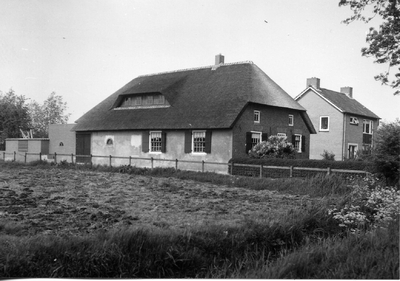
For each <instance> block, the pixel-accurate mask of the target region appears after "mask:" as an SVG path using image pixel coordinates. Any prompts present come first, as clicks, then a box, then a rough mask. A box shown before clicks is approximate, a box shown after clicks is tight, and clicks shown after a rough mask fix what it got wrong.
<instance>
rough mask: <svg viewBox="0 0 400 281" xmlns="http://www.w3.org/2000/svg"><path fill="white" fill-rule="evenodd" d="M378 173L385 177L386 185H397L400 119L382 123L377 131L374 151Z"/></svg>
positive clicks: (399, 167)
mask: <svg viewBox="0 0 400 281" xmlns="http://www.w3.org/2000/svg"><path fill="white" fill-rule="evenodd" d="M374 156H375V160H374V161H375V164H376V168H377V170H378V172H380V173H382V174H383V175H384V176H385V177H386V181H387V183H388V184H390V185H391V184H396V183H397V184H398V183H399V175H400V119H398V118H397V119H396V120H395V121H394V122H392V123H382V124H381V125H380V126H379V129H378V131H377V140H376V146H375V151H374Z"/></svg>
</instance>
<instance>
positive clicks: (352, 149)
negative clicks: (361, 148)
mask: <svg viewBox="0 0 400 281" xmlns="http://www.w3.org/2000/svg"><path fill="white" fill-rule="evenodd" d="M357 148H358V145H357V144H349V159H354V158H356V153H357Z"/></svg>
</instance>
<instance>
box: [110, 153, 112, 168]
mask: <svg viewBox="0 0 400 281" xmlns="http://www.w3.org/2000/svg"><path fill="white" fill-rule="evenodd" d="M111 158H112V156H111V155H110V167H111Z"/></svg>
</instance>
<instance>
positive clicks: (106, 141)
mask: <svg viewBox="0 0 400 281" xmlns="http://www.w3.org/2000/svg"><path fill="white" fill-rule="evenodd" d="M109 140H110V141H111V142H112V143H111V144H109V143H108V141H109ZM104 143H105V145H106V146H109V147H110V146H114V136H106V137H105V139H104Z"/></svg>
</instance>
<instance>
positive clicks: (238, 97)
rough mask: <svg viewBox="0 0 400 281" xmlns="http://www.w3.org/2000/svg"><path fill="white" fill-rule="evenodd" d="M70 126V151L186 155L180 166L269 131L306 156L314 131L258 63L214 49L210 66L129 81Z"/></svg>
mask: <svg viewBox="0 0 400 281" xmlns="http://www.w3.org/2000/svg"><path fill="white" fill-rule="evenodd" d="M73 130H75V131H76V154H77V155H90V154H93V155H113V156H125V157H127V156H132V157H145V158H150V157H151V158H154V159H179V160H184V161H186V162H185V163H184V165H185V166H184V167H182V166H180V168H182V169H194V170H196V169H198V167H199V165H198V164H193V163H190V161H208V162H222V163H227V162H228V161H229V160H230V159H231V158H232V157H245V156H247V153H248V151H249V150H250V149H251V148H252V147H253V146H254V145H255V144H257V143H259V142H261V141H263V140H266V139H267V138H268V136H270V135H277V134H281V135H285V136H287V137H288V139H289V140H291V141H293V143H294V145H295V147H296V149H297V151H298V154H297V156H298V158H308V157H309V144H310V134H313V133H315V129H314V127H313V125H312V123H311V121H310V119H309V117H308V115H307V113H306V110H305V109H304V107H302V106H301V105H300V104H299V103H298V102H296V101H295V100H294V99H293V98H292V97H291V96H289V95H288V94H287V93H286V92H285V91H284V90H283V89H282V88H281V87H280V86H279V85H277V84H276V83H275V82H274V81H273V80H272V79H271V78H270V77H269V76H267V75H266V74H265V73H264V72H263V71H262V70H261V69H260V68H258V67H257V66H256V65H255V64H253V63H252V62H249V61H247V62H238V63H224V56H222V55H217V56H216V58H215V64H214V65H211V66H207V67H199V68H192V69H185V70H177V71H172V72H164V73H158V74H151V75H143V76H139V77H137V78H135V79H133V80H132V81H131V82H129V83H128V84H126V85H125V86H123V87H122V88H121V89H119V90H118V91H116V92H115V93H114V94H112V95H111V96H109V97H108V98H107V99H105V100H104V101H102V102H101V103H100V104H98V105H97V106H96V107H94V108H93V109H91V110H89V111H88V112H87V113H86V114H85V115H83V116H82V117H81V118H79V119H78V120H77V124H76V126H75V127H74V129H73ZM110 161H111V160H110ZM113 161H114V163H113V165H119V164H126V160H123V161H122V160H121V161H119V160H118V159H113ZM78 162H79V159H78ZM93 162H94V163H95V164H108V162H109V160H108V159H107V158H103V159H101V158H93ZM159 163H160V164H162V163H164V164H165V165H168V166H171V163H170V162H161V161H160V162H159ZM135 165H137V166H141V165H142V166H148V165H149V161H143V162H142V163H140V162H137V161H135ZM172 165H173V163H172ZM213 170H215V171H221V172H226V171H227V167H226V166H222V165H220V166H214V168H213Z"/></svg>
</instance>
